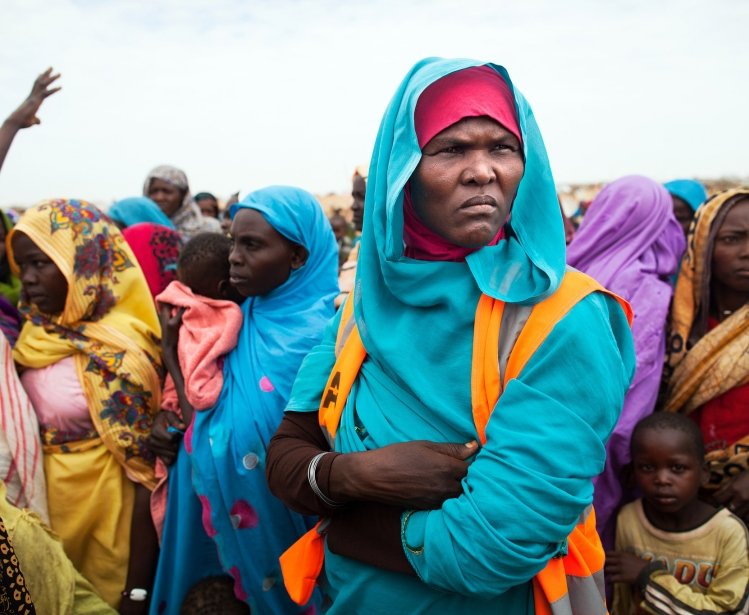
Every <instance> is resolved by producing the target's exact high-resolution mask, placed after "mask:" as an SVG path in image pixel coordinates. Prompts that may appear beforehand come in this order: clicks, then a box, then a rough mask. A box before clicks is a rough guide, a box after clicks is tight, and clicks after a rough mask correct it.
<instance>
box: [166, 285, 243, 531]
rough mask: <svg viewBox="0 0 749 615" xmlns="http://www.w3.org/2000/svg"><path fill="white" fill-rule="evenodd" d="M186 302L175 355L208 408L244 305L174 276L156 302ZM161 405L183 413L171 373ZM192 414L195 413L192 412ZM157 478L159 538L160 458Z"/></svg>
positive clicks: (189, 388)
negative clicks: (208, 293)
mask: <svg viewBox="0 0 749 615" xmlns="http://www.w3.org/2000/svg"><path fill="white" fill-rule="evenodd" d="M162 303H166V304H169V305H173V306H174V307H176V308H185V311H184V313H183V314H182V326H181V327H180V329H179V342H178V343H177V356H178V357H179V364H180V367H181V368H182V375H183V378H184V381H185V396H186V397H187V400H188V401H189V402H190V405H191V406H192V407H193V408H195V410H196V411H200V410H206V409H208V408H210V407H211V406H213V404H215V403H216V401H217V400H218V396H219V395H220V393H221V388H222V387H223V386H224V376H223V357H224V355H226V354H227V353H228V352H229V351H231V350H233V349H234V347H235V346H236V345H237V340H238V339H239V330H240V329H241V327H242V310H241V308H240V307H239V306H238V305H237V304H236V303H234V302H232V301H222V300H219V299H209V298H208V297H203V296H202V295H195V294H194V293H193V292H192V291H191V290H190V289H189V288H188V287H187V286H185V285H184V284H182V283H181V282H179V281H174V282H171V283H170V284H169V286H167V287H166V289H165V290H164V292H162V293H161V294H159V295H157V297H156V304H157V305H158V306H159V307H160V305H161V304H162ZM161 407H162V409H164V410H169V411H170V412H176V413H177V414H179V415H180V417H181V416H182V412H181V411H180V409H179V402H178V401H177V391H176V389H175V388H174V381H173V380H172V379H171V377H169V376H167V379H166V382H165V383H164V392H163V395H162V399H161ZM193 418H194V415H193ZM155 472H156V480H157V481H158V484H157V485H156V488H155V489H154V490H153V493H152V494H151V517H152V518H153V523H154V525H155V526H156V533H157V534H158V537H159V542H161V532H162V530H163V528H164V515H165V514H166V500H167V475H168V468H167V466H166V465H165V464H164V462H162V461H161V459H157V460H156V468H155Z"/></svg>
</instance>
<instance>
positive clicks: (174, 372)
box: [148, 304, 193, 465]
mask: <svg viewBox="0 0 749 615" xmlns="http://www.w3.org/2000/svg"><path fill="white" fill-rule="evenodd" d="M184 311H185V310H184V308H181V309H179V310H175V308H174V307H173V306H171V305H167V304H164V305H162V306H161V309H160V310H159V320H160V322H161V351H162V357H163V360H164V367H166V369H167V371H168V372H169V375H170V376H171V377H172V380H174V387H175V389H176V390H177V400H178V401H179V407H180V410H181V411H182V416H183V417H184V420H183V419H181V418H180V417H179V416H178V415H177V414H175V413H174V412H169V411H166V410H164V411H162V412H160V413H159V414H157V415H156V418H155V419H154V422H153V427H152V428H151V435H150V436H149V438H148V447H149V448H150V449H151V450H152V451H153V453H154V454H155V455H156V456H157V457H159V458H160V459H161V460H162V461H163V462H164V463H165V464H166V465H171V464H173V463H174V460H175V459H176V458H177V451H178V450H179V443H180V439H181V438H182V434H181V433H177V432H174V431H169V427H174V428H176V429H178V430H179V431H181V432H184V431H185V429H187V425H189V424H190V422H191V421H192V414H193V407H192V405H190V402H189V401H187V396H186V395H185V380H184V378H183V376H182V368H181V367H180V364H179V358H178V355H177V343H178V342H179V328H180V326H181V325H182V314H184Z"/></svg>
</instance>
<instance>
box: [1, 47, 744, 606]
mask: <svg viewBox="0 0 749 615" xmlns="http://www.w3.org/2000/svg"><path fill="white" fill-rule="evenodd" d="M57 77H58V75H54V74H52V72H51V70H49V71H47V72H45V73H43V74H42V75H41V76H40V77H39V78H38V79H37V81H36V82H35V84H34V88H33V90H32V93H31V95H30V96H29V98H28V99H27V100H26V101H24V103H23V104H22V105H21V107H19V109H18V110H16V111H15V112H14V113H13V114H11V115H10V116H9V117H8V119H7V120H6V121H5V123H4V124H3V126H2V128H1V129H0V166H1V165H2V161H3V159H4V158H5V155H6V153H7V152H8V149H9V147H10V143H11V142H12V140H13V138H14V137H15V135H16V133H17V132H18V131H19V130H20V129H22V128H27V127H29V126H32V125H34V124H36V123H38V118H37V116H36V113H37V111H38V109H39V107H40V105H41V104H42V101H43V100H44V99H45V98H46V97H48V96H49V95H51V94H53V93H54V92H55V91H57V89H58V88H55V87H54V85H55V82H56V79H57ZM82 190H85V187H82ZM352 196H353V205H352V213H353V224H354V229H355V233H354V237H353V242H348V241H344V235H345V232H341V229H340V228H337V229H336V230H337V232H336V233H335V234H334V227H345V220H343V221H342V220H340V219H335V220H331V221H328V219H327V218H326V217H325V214H324V212H323V209H322V208H321V206H320V205H319V203H318V202H317V201H316V200H315V199H314V197H313V196H312V195H310V194H309V193H307V192H305V191H304V190H302V189H299V188H293V187H288V186H271V187H267V188H263V189H259V190H255V191H252V192H250V193H249V194H247V195H246V196H244V198H242V199H241V200H239V199H237V198H236V197H235V198H233V199H232V201H234V202H232V203H229V206H228V207H227V208H226V215H225V216H224V220H222V221H219V219H218V217H219V207H218V201H217V199H216V198H215V197H213V196H212V195H211V194H209V193H200V194H198V195H196V196H193V195H192V194H191V191H190V187H189V184H188V181H187V177H186V176H185V174H184V173H183V172H182V171H181V170H179V169H176V168H174V167H171V166H159V167H156V168H155V169H153V170H152V171H151V172H150V173H148V175H147V176H146V179H145V182H144V185H143V189H142V194H141V195H140V196H135V197H131V198H125V199H122V200H120V201H118V202H116V203H114V204H113V205H112V206H111V207H110V208H109V209H108V210H107V211H106V212H103V211H102V210H100V209H99V208H97V207H96V206H94V205H93V204H91V203H89V202H87V201H85V200H81V199H68V198H58V199H51V200H46V201H43V202H41V203H39V204H37V205H35V206H34V207H32V208H30V209H28V210H27V211H25V212H24V213H23V215H22V216H20V219H17V220H11V218H10V217H9V216H7V215H5V214H3V215H2V218H1V222H2V224H1V225H0V235H1V237H0V238H2V239H3V240H4V241H3V242H2V244H1V245H2V249H1V250H0V295H1V297H0V325H2V332H3V334H4V335H3V336H0V356H2V358H3V363H2V369H1V370H0V377H1V378H2V382H1V383H0V402H1V403H0V425H1V427H2V429H1V430H0V478H1V479H2V484H1V485H0V499H1V500H2V502H1V503H0V521H1V523H0V558H2V561H3V567H2V576H3V582H2V584H1V585H0V613H6V612H7V613H11V612H12V613H33V612H37V613H45V614H46V613H82V614H84V615H85V614H93V613H111V612H115V611H119V612H120V613H138V614H141V613H153V614H162V613H165V614H170V613H172V614H176V613H249V612H253V613H317V612H321V611H325V612H329V613H344V614H348V613H388V614H392V613H409V614H411V613H473V614H476V615H477V614H479V613H497V612H504V613H513V614H515V613H519V614H520V613H549V614H559V613H584V614H586V615H588V614H592V615H595V614H599V613H606V609H607V607H606V593H607V592H606V590H605V587H606V585H605V582H604V560H605V551H607V550H609V551H611V550H613V549H614V548H615V544H614V535H615V531H616V520H617V512H618V511H619V510H620V509H621V508H622V506H623V505H625V504H627V503H628V502H630V501H632V500H634V499H635V498H637V497H638V495H640V494H639V493H638V492H637V490H636V488H633V485H632V483H631V481H629V480H628V479H627V476H628V471H627V469H628V468H630V467H631V463H630V462H631V457H630V455H631V450H630V442H631V439H632V433H633V430H634V428H635V425H636V424H637V423H638V422H639V421H640V420H641V419H643V418H644V417H646V416H648V415H651V414H653V413H654V412H655V413H658V412H663V413H682V414H685V415H688V416H689V417H690V418H691V419H693V421H694V422H695V423H696V425H697V426H698V427H699V430H700V432H701V433H702V436H703V439H704V442H705V446H706V450H707V456H706V463H707V464H708V467H709V471H710V472H709V480H706V481H705V484H704V490H703V492H702V494H701V496H700V497H701V498H703V499H704V500H705V501H709V502H712V503H713V504H716V505H722V506H725V507H726V508H727V509H728V510H730V511H732V513H734V514H735V516H737V517H739V518H741V519H744V520H749V472H746V470H747V469H749V460H748V459H749V454H748V453H747V451H748V450H749V189H734V190H730V191H727V192H722V193H719V194H715V195H711V196H709V197H708V195H707V194H706V192H705V190H704V188H703V187H702V186H701V185H700V184H699V183H697V182H695V181H693V180H677V181H673V182H669V183H667V184H665V185H661V184H659V183H657V182H655V181H653V180H651V179H649V178H647V177H644V176H639V175H638V176H635V175H633V176H627V177H623V178H620V179H618V180H616V181H614V182H612V183H610V184H609V185H607V186H606V187H604V188H603V190H601V191H600V193H599V194H598V195H597V196H596V197H595V198H594V199H593V201H592V202H591V203H590V205H589V207H588V208H587V211H586V213H585V216H584V218H583V219H582V223H581V224H580V225H579V227H578V228H575V227H574V226H573V225H572V224H571V222H570V221H569V220H567V219H566V218H565V216H564V213H563V212H561V213H560V205H559V200H558V197H557V194H556V189H555V185H554V182H553V178H552V173H551V166H550V162H549V160H548V159H547V155H546V151H545V148H544V144H543V140H542V137H541V132H540V129H539V127H538V125H537V123H536V120H535V118H534V115H533V112H532V110H531V107H530V105H529V104H528V102H527V101H526V100H525V98H524V97H523V96H522V94H521V93H520V92H519V91H518V89H517V88H516V87H515V86H514V85H513V82H512V81H511V79H510V76H509V74H508V72H507V71H506V70H505V69H504V68H503V67H501V66H499V65H495V64H483V63H481V62H476V61H471V60H441V59H434V58H432V59H427V60H423V61H421V62H419V63H418V64H416V65H415V66H414V67H413V68H412V69H411V71H409V73H408V74H407V75H406V77H405V78H404V80H403V82H402V83H401V85H400V86H399V88H398V89H397V91H396V92H395V95H394V96H393V98H392V101H391V102H390V104H389V106H388V108H387V109H386V110H385V114H384V116H383V119H382V123H381V125H380V129H379V132H378V134H377V135H376V140H375V143H374V148H373V154H372V159H371V163H370V165H369V166H368V167H357V170H356V172H355V174H354V176H353V184H352ZM342 223H343V224H342ZM566 244H568V245H566ZM342 248H343V249H344V250H345V252H344V254H343V256H341V253H340V251H341V249H342ZM338 306H340V307H338ZM675 472H676V473H677V474H678V473H679V470H678V469H677V470H675ZM669 480H670V479H668V478H667V477H666V478H663V479H662V482H663V484H664V489H665V490H666V491H668V488H669V484H667V483H668V482H669ZM669 497H671V496H669ZM593 504H594V506H593ZM594 511H595V512H594ZM677 512H678V511H677ZM677 512H674V514H677ZM599 535H600V537H601V539H602V540H601V539H599ZM715 574H716V575H717V572H716V573H715ZM747 577H748V578H749V569H748V570H747ZM747 595H749V592H745V593H744V595H743V596H739V597H738V598H736V599H735V600H734V598H731V599H732V600H734V602H732V603H731V604H730V605H728V603H726V604H723V605H722V606H721V607H720V608H722V609H723V610H720V609H719V608H717V607H716V609H714V610H710V611H709V612H729V611H730V612H744V611H741V609H742V608H744V607H745V605H746V596H747ZM609 597H610V596H609ZM684 605H686V606H684ZM682 606H683V607H684V608H685V609H686V610H685V611H683V612H693V611H690V610H689V602H688V601H687V602H686V603H682ZM729 607H730V608H729ZM642 608H644V609H645V611H647V612H672V611H666V610H661V611H658V610H649V609H650V608H651V607H649V606H647V605H646V606H643V607H642ZM674 612H675V611H674ZM700 612H705V611H700Z"/></svg>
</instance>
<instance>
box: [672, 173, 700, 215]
mask: <svg viewBox="0 0 749 615" xmlns="http://www.w3.org/2000/svg"><path fill="white" fill-rule="evenodd" d="M663 187H664V188H665V189H666V190H668V191H669V192H670V193H671V194H672V195H673V196H675V197H678V198H680V199H681V200H682V201H684V202H685V203H686V204H687V205H689V207H691V209H692V211H697V208H698V207H699V206H700V205H702V204H703V203H704V202H705V201H706V200H707V191H706V190H705V186H703V185H702V184H701V183H700V182H698V181H696V180H694V179H674V180H673V181H670V182H666V183H665V184H663Z"/></svg>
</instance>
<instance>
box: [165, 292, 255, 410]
mask: <svg viewBox="0 0 749 615" xmlns="http://www.w3.org/2000/svg"><path fill="white" fill-rule="evenodd" d="M163 303H166V304H169V305H173V306H174V307H176V308H185V312H184V313H183V314H182V326H181V327H180V330H179V343H178V345H177V356H178V357H179V364H180V367H181V368H182V375H183V377H184V380H185V396H186V397H187V400H188V401H189V402H190V405H191V406H192V407H193V408H195V410H205V409H207V408H210V407H211V406H213V404H215V403H216V400H217V399H218V396H219V394H220V393H221V388H222V387H223V386H224V378H223V369H222V368H223V361H222V360H221V359H222V358H223V356H224V355H225V354H227V353H228V352H229V351H230V350H232V349H233V348H234V347H235V346H236V345H237V339H238V338H239V329H240V328H241V327H242V310H241V309H240V307H239V306H238V305H237V304H236V303H234V302H232V301H223V300H219V299H209V298H208V297H203V296H201V295H195V294H193V292H192V291H191V290H190V289H189V288H188V287H187V286H185V285H184V284H182V282H179V281H176V280H175V281H174V282H171V283H170V284H169V286H167V287H166V289H165V290H164V292H162V293H161V294H159V295H157V296H156V304H157V305H158V306H159V307H160V306H161V304H163ZM173 386H174V385H173V384H172V387H173ZM172 394H173V395H174V397H173V398H172V400H171V401H170V402H169V403H170V404H171V403H174V399H176V392H174V390H173V389H172ZM164 397H165V398H166V397H167V391H166V389H165V391H164ZM162 406H163V407H165V408H166V407H167V406H166V405H164V404H163V403H162Z"/></svg>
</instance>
